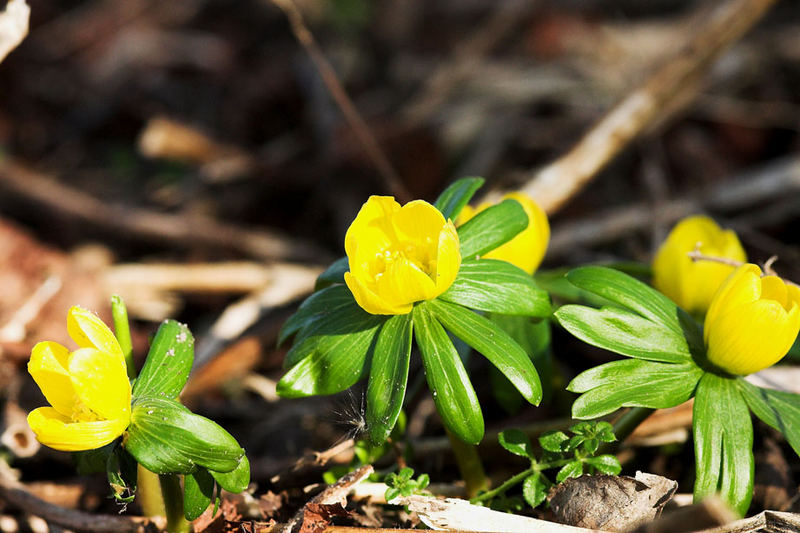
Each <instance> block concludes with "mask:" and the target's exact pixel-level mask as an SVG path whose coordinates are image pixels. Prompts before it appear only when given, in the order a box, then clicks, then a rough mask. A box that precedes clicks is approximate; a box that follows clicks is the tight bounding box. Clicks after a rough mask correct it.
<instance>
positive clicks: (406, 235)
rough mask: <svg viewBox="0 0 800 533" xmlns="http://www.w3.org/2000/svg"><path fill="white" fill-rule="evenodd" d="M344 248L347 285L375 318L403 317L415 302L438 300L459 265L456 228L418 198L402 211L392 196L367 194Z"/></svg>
mask: <svg viewBox="0 0 800 533" xmlns="http://www.w3.org/2000/svg"><path fill="white" fill-rule="evenodd" d="M344 248H345V251H346V252H347V257H348V260H349V263H350V272H348V273H346V274H345V277H344V280H345V283H346V284H347V286H348V287H349V288H350V291H351V292H352V293H353V297H354V298H355V299H356V302H358V305H360V306H361V307H362V308H363V309H364V310H365V311H367V312H368V313H372V314H374V315H402V314H406V313H409V312H410V311H411V309H412V307H413V304H414V303H415V302H419V301H422V300H431V299H433V298H436V297H437V296H439V295H440V294H442V293H443V292H444V291H446V290H447V289H448V288H449V287H450V285H451V284H452V283H453V280H455V278H456V275H457V274H458V269H459V267H460V266H461V252H460V250H459V241H458V234H457V233H456V228H455V226H454V225H453V223H452V222H451V221H449V220H445V218H444V216H443V215H442V213H441V212H440V211H439V210H438V209H436V208H435V207H434V206H432V205H431V204H429V203H428V202H425V201H422V200H414V201H412V202H409V203H407V204H406V205H404V206H402V207H400V204H398V203H397V202H395V200H394V198H392V197H391V196H370V198H369V200H367V202H366V203H365V204H364V205H363V206H362V207H361V210H360V211H359V212H358V215H357V216H356V218H355V220H354V221H353V223H352V224H351V225H350V228H349V229H348V230H347V234H346V235H345V238H344Z"/></svg>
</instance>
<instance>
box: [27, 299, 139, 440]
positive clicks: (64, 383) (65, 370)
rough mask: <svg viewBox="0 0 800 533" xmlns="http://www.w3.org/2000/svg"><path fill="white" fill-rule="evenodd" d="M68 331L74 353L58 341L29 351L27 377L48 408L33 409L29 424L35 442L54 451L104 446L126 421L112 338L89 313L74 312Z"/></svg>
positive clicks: (121, 366)
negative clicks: (30, 377)
mask: <svg viewBox="0 0 800 533" xmlns="http://www.w3.org/2000/svg"><path fill="white" fill-rule="evenodd" d="M67 331H68V332H69V335H70V337H72V340H74V341H75V343H76V344H77V345H78V346H79V348H78V349H77V350H75V351H73V352H70V351H69V350H68V349H67V348H66V347H64V346H62V345H61V344H59V343H57V342H40V343H38V344H37V345H36V346H34V347H33V350H32V352H31V359H30V361H29V362H28V372H29V373H30V374H31V376H32V377H33V380H34V381H35V382H36V384H37V385H38V386H39V388H40V389H41V391H42V394H44V397H45V398H46V399H47V401H48V402H49V403H50V405H51V406H52V407H40V408H38V409H34V410H33V411H31V413H30V414H29V415H28V425H30V427H31V429H32V430H33V432H34V433H35V434H36V438H37V440H39V442H41V443H42V444H44V445H45V446H49V447H51V448H55V449H56V450H65V451H79V450H91V449H94V448H100V447H102V446H105V445H106V444H108V443H109V442H111V441H113V440H114V439H116V438H117V437H119V436H120V435H122V433H123V432H124V431H125V429H127V427H128V425H130V420H131V385H130V382H129V381H128V374H127V371H126V366H125V356H124V355H123V353H122V349H121V348H120V346H119V342H117V339H116V337H114V334H113V333H111V330H110V329H108V326H106V325H105V324H104V323H103V321H102V320H100V319H99V318H98V317H97V316H95V315H94V314H92V313H91V312H89V311H87V310H85V309H81V308H80V307H73V308H71V309H70V310H69V313H68V314H67Z"/></svg>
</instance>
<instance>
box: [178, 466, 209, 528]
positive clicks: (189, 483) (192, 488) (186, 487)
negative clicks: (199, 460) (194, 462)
mask: <svg viewBox="0 0 800 533" xmlns="http://www.w3.org/2000/svg"><path fill="white" fill-rule="evenodd" d="M213 496H214V478H212V477H211V474H209V473H208V470H206V469H205V468H198V469H197V471H196V472H194V473H193V474H187V475H186V476H184V478H183V516H185V517H186V520H189V521H190V522H191V521H193V520H196V519H197V518H198V517H199V516H200V515H201V514H203V512H204V511H205V510H206V509H208V506H209V505H210V504H211V498H212V497H213Z"/></svg>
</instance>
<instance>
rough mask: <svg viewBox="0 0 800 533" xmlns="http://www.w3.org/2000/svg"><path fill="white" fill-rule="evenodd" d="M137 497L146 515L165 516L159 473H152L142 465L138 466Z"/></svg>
mask: <svg viewBox="0 0 800 533" xmlns="http://www.w3.org/2000/svg"><path fill="white" fill-rule="evenodd" d="M136 477H137V483H136V484H137V485H138V488H137V490H136V498H137V499H138V500H139V505H140V506H141V508H142V513H143V514H144V515H145V516H164V515H165V514H167V511H166V509H165V508H164V498H162V497H161V484H160V483H159V481H158V475H157V474H154V473H152V472H151V471H149V470H148V469H146V468H145V467H143V466H142V465H138V467H137V476H136Z"/></svg>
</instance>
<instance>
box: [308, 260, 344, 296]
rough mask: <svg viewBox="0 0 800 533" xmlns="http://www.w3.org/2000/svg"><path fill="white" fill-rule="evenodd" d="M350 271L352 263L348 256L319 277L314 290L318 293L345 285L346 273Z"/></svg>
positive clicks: (335, 262)
mask: <svg viewBox="0 0 800 533" xmlns="http://www.w3.org/2000/svg"><path fill="white" fill-rule="evenodd" d="M348 270H350V261H349V260H348V258H347V256H345V257H340V258H339V259H337V260H336V261H334V262H333V263H331V266H329V267H328V268H327V269H326V270H325V272H323V273H322V274H320V275H319V276H318V277H317V281H316V283H315V284H314V290H315V291H318V290H321V289H324V288H325V287H329V286H331V285H333V284H336V283H344V273H345V272H347V271H348Z"/></svg>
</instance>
